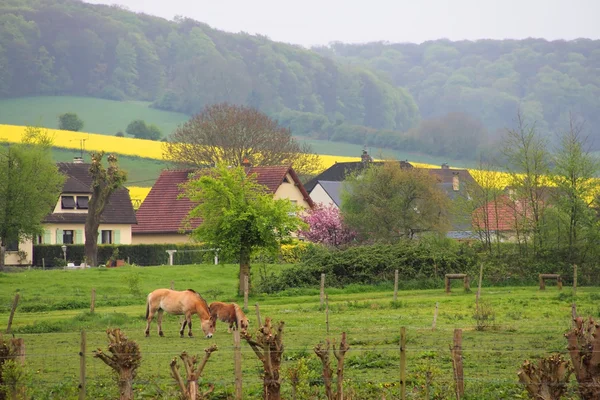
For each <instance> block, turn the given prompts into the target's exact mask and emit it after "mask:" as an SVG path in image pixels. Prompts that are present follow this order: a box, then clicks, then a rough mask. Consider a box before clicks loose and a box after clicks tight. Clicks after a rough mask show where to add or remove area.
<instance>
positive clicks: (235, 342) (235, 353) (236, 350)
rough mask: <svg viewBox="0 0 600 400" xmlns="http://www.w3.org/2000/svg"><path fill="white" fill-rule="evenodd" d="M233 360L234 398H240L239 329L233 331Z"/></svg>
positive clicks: (240, 354) (238, 399) (240, 362)
mask: <svg viewBox="0 0 600 400" xmlns="http://www.w3.org/2000/svg"><path fill="white" fill-rule="evenodd" d="M233 362H234V372H235V400H242V348H241V345H240V330H239V329H235V330H234V331H233Z"/></svg>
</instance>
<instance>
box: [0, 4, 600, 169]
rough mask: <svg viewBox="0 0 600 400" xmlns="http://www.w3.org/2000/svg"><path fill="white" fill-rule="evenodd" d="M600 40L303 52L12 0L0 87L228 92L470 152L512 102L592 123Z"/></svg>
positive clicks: (93, 10)
mask: <svg viewBox="0 0 600 400" xmlns="http://www.w3.org/2000/svg"><path fill="white" fill-rule="evenodd" d="M598 44H599V41H597V40H587V39H578V40H574V41H546V40H543V39H526V40H478V41H459V42H451V41H449V40H436V41H429V42H425V43H422V44H418V45H417V44H409V43H400V44H389V43H383V42H378V43H368V44H361V45H349V44H342V43H333V44H331V45H329V46H325V47H315V48H313V49H311V50H307V49H304V48H302V47H299V46H294V45H289V44H283V43H277V42H273V41H271V40H269V39H268V38H267V37H264V36H260V35H258V36H253V35H249V34H246V33H239V34H231V33H225V32H221V31H218V30H216V29H212V28H210V27H209V26H208V25H206V24H203V23H201V22H197V21H194V20H191V19H188V18H182V17H178V18H175V20H174V21H167V20H165V19H162V18H157V17H152V16H149V15H145V14H140V13H137V14H136V13H133V12H130V11H127V10H124V9H121V8H119V7H118V6H105V5H91V4H86V3H83V2H78V1H75V0H62V1H59V2H57V1H51V0H7V1H5V2H3V3H2V5H0V97H11V96H25V95H41V94H46V95H84V96H93V97H100V98H106V99H114V100H124V99H138V100H145V101H150V102H151V103H152V106H153V107H156V108H160V109H165V110H172V111H179V112H184V113H187V114H188V115H193V114H196V113H198V112H199V111H200V110H202V109H203V108H204V107H205V106H207V105H212V104H217V103H222V102H228V103H231V104H238V105H245V106H250V107H253V108H257V109H258V110H260V111H262V112H265V113H266V114H267V115H269V116H270V117H272V118H275V119H277V120H278V121H279V122H280V123H281V124H282V125H283V126H284V127H287V128H290V129H291V131H292V132H293V133H294V134H295V135H302V136H309V137H312V138H317V139H325V140H334V141H344V142H350V143H357V144H361V145H369V146H373V147H381V148H390V149H398V150H407V151H418V152H423V153H427V154H432V155H441V156H448V157H452V158H454V159H470V160H473V159H475V158H476V155H477V154H478V153H480V152H485V151H489V150H490V149H497V148H498V143H497V140H498V138H499V137H500V136H501V132H502V131H503V130H504V128H506V127H507V126H511V125H512V123H513V122H514V116H515V115H516V111H517V109H520V110H521V111H522V112H523V113H524V114H525V115H528V116H530V117H531V118H532V119H533V120H536V121H538V124H539V128H540V130H541V131H543V132H548V133H549V134H550V133H552V132H556V131H560V130H562V129H563V128H565V126H566V125H567V124H568V117H567V116H568V113H569V112H573V113H577V114H578V115H579V116H581V117H582V118H583V119H585V120H586V121H587V122H588V126H591V127H595V126H598V122H600V121H599V118H600V115H598V113H596V112H595V110H597V109H598V107H599V106H600V74H598V73H597V72H598V68H600V48H599V46H598ZM166 133H168V132H166ZM591 135H592V138H595V137H596V136H598V135H599V134H598V132H597V130H596V131H593V132H591ZM598 143H600V142H598V141H596V144H595V146H599V144H598Z"/></svg>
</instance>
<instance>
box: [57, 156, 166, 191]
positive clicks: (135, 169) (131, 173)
mask: <svg viewBox="0 0 600 400" xmlns="http://www.w3.org/2000/svg"><path fill="white" fill-rule="evenodd" d="M52 156H53V158H54V160H55V161H57V162H61V161H62V162H65V161H68V162H71V161H73V157H80V156H81V152H79V151H77V150H67V149H60V148H56V147H55V148H53V149H52ZM83 159H84V161H85V162H90V161H91V160H90V154H89V153H88V152H85V151H84V152H83ZM119 166H120V167H121V168H122V169H123V170H125V171H127V182H126V183H125V186H152V185H154V182H155V181H156V179H158V176H159V175H160V172H161V171H162V170H163V169H165V168H167V166H168V163H167V162H165V161H160V160H153V159H150V158H141V157H128V156H123V155H120V156H119Z"/></svg>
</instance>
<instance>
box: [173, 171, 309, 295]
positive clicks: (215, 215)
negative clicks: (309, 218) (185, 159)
mask: <svg viewBox="0 0 600 400" xmlns="http://www.w3.org/2000/svg"><path fill="white" fill-rule="evenodd" d="M185 197H187V198H189V199H190V200H191V201H193V202H195V203H197V204H198V205H197V206H196V207H194V208H193V209H192V210H191V211H190V213H189V214H188V217H187V218H188V219H187V222H190V221H191V220H192V219H194V218H202V223H201V224H200V225H199V226H198V227H197V228H196V229H195V230H194V231H193V233H192V237H193V238H194V239H196V240H198V241H201V242H204V243H206V244H208V245H210V246H213V247H217V248H220V249H221V251H224V252H225V253H226V254H231V255H234V256H236V257H237V258H238V259H239V262H240V273H239V278H240V285H239V293H240V294H243V293H244V287H243V277H244V275H248V279H249V282H250V254H251V253H252V251H253V250H254V249H258V248H265V249H270V250H273V251H276V250H278V249H279V244H280V243H281V241H282V240H284V239H286V238H288V236H289V235H290V233H291V232H295V231H296V230H297V229H298V228H299V227H303V226H304V224H303V223H302V221H301V220H300V218H298V217H296V216H295V215H292V214H291V213H292V212H295V211H298V210H299V208H298V207H297V206H294V205H293V204H292V203H291V202H290V201H289V200H287V199H278V200H275V199H273V195H272V194H270V193H268V192H267V191H266V188H265V187H264V186H262V185H260V184H258V183H257V182H256V177H255V176H254V175H250V176H249V175H247V174H246V172H245V170H244V168H243V167H233V168H228V167H227V166H226V165H225V164H219V165H218V166H217V167H216V168H213V169H210V170H207V172H206V173H202V174H200V176H198V177H196V178H194V179H192V180H190V181H189V182H188V183H187V186H186V189H185Z"/></svg>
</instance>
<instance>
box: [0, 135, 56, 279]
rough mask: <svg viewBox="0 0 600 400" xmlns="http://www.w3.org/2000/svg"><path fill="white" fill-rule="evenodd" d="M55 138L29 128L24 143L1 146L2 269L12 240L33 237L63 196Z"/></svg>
mask: <svg viewBox="0 0 600 400" xmlns="http://www.w3.org/2000/svg"><path fill="white" fill-rule="evenodd" d="M51 143H52V141H51V139H49V138H48V136H47V135H46V134H45V133H44V132H43V131H41V130H40V129H39V128H27V129H26V133H25V135H24V137H23V143H20V144H9V145H7V146H0V270H2V269H3V268H4V249H5V246H7V245H8V244H9V243H15V242H17V243H18V242H21V241H22V240H23V239H33V238H34V237H35V236H36V235H38V234H41V233H42V232H43V229H42V220H43V219H44V217H45V216H46V215H47V214H48V213H50V212H52V208H53V207H54V205H55V204H56V200H57V199H58V197H59V196H60V192H61V189H62V185H63V183H64V179H65V177H64V175H62V174H61V173H60V172H59V171H58V168H57V167H56V164H55V163H54V161H52V153H51Z"/></svg>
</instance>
